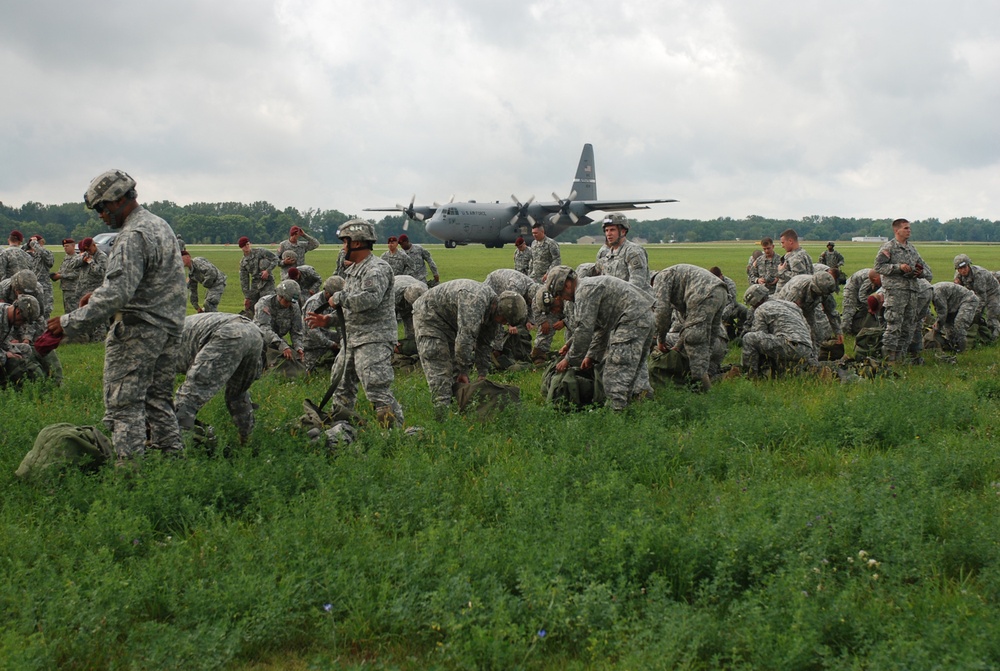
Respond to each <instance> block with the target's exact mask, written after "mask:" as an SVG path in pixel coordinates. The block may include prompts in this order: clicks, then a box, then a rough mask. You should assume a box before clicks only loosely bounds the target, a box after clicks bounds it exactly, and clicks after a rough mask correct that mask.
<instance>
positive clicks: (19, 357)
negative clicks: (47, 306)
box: [0, 295, 44, 388]
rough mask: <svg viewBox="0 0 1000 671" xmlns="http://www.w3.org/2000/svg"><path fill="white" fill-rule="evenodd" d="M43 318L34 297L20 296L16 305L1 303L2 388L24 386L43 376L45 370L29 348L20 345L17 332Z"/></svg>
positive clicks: (15, 302)
mask: <svg viewBox="0 0 1000 671" xmlns="http://www.w3.org/2000/svg"><path fill="white" fill-rule="evenodd" d="M40 317H41V308H40V307H39V305H38V301H37V300H36V299H35V298H34V297H33V296H27V295H25V296H19V297H18V298H17V299H16V300H14V301H13V302H12V303H6V302H0V388H2V387H6V386H7V385H8V384H14V385H20V384H21V383H22V382H24V381H26V380H39V379H41V378H42V377H43V375H44V373H43V372H42V369H41V367H40V366H39V365H38V363H37V362H36V361H34V357H33V355H32V353H31V352H30V351H28V350H27V346H26V345H24V344H23V343H22V344H20V345H18V344H17V337H16V330H17V329H18V328H21V327H24V326H26V325H28V324H31V323H32V322H34V321H36V320H38V319H39V318H40Z"/></svg>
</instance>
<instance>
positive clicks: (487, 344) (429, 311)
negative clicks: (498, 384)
mask: <svg viewBox="0 0 1000 671" xmlns="http://www.w3.org/2000/svg"><path fill="white" fill-rule="evenodd" d="M527 318H528V306H527V305H526V304H525V302H524V299H523V298H522V297H521V296H519V295H518V294H515V293H514V292H506V291H505V292H503V293H501V294H500V295H497V293H496V292H494V291H493V290H492V289H490V288H489V287H488V286H486V285H485V284H480V283H479V282H475V281H473V280H451V281H450V282H444V283H443V284H439V285H438V286H436V287H434V288H432V289H430V290H428V291H427V292H426V293H425V294H424V295H423V296H421V297H420V298H419V299H418V300H417V302H416V303H415V304H414V306H413V326H414V329H415V330H416V332H417V350H418V351H419V353H420V363H421V366H422V367H423V369H424V375H425V376H426V377H427V386H428V387H430V391H431V400H432V402H433V403H434V405H435V406H437V407H439V408H440V407H444V406H447V405H448V404H449V403H451V398H452V385H454V384H455V383H456V382H458V383H463V382H468V381H469V373H470V371H471V370H472V366H473V364H475V366H476V370H477V371H478V372H479V377H480V378H484V377H486V374H487V373H488V372H489V370H490V365H491V361H490V355H491V354H492V343H493V339H494V338H495V337H496V332H497V329H498V328H499V326H500V324H509V325H511V326H520V325H521V324H523V323H524V322H525V320H526V319H527Z"/></svg>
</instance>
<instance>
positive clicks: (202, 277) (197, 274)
mask: <svg viewBox="0 0 1000 671" xmlns="http://www.w3.org/2000/svg"><path fill="white" fill-rule="evenodd" d="M225 281H226V276H225V275H224V274H223V273H222V271H221V270H219V269H218V268H217V267H215V265H214V264H213V263H212V262H211V261H209V260H208V259H206V258H202V257H201V256H196V257H194V258H192V259H191V268H190V269H189V270H188V283H187V285H188V291H189V292H190V293H191V305H197V304H198V285H199V284H200V285H202V286H203V287H205V288H206V289H211V288H212V287H214V286H215V285H217V284H218V283H219V282H225Z"/></svg>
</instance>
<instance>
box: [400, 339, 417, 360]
mask: <svg viewBox="0 0 1000 671" xmlns="http://www.w3.org/2000/svg"><path fill="white" fill-rule="evenodd" d="M396 353H397V354H402V355H404V356H417V341H416V340H410V339H409V338H403V339H402V340H400V341H399V347H398V348H397V349H396Z"/></svg>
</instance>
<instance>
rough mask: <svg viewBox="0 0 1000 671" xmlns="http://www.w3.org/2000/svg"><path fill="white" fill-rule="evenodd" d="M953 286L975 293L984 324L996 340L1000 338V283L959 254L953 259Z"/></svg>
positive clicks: (966, 257) (988, 272) (983, 269)
mask: <svg viewBox="0 0 1000 671" xmlns="http://www.w3.org/2000/svg"><path fill="white" fill-rule="evenodd" d="M955 284H961V285H962V286H963V287H965V288H966V289H969V290H971V291H974V292H976V296H978V297H979V302H980V303H981V304H982V308H983V309H984V310H986V324H987V325H988V326H989V327H990V333H992V335H993V340H996V339H997V337H998V336H1000V282H997V278H996V277H994V276H993V273H991V272H990V271H988V270H986V269H985V268H983V267H982V266H974V265H972V259H970V258H969V257H968V255H966V254H959V255H958V256H956V257H955Z"/></svg>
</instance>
